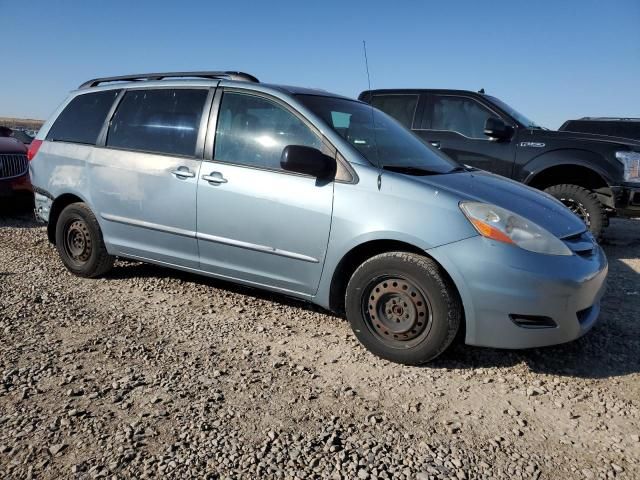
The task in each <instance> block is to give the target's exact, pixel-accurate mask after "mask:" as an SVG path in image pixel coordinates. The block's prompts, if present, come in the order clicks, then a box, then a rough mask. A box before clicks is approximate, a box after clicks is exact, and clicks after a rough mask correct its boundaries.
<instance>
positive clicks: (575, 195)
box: [545, 184, 607, 239]
mask: <svg viewBox="0 0 640 480" xmlns="http://www.w3.org/2000/svg"><path fill="white" fill-rule="evenodd" d="M545 192H547V193H548V194H550V195H553V196H554V197H556V198H557V199H558V200H560V201H561V202H562V203H564V205H565V206H566V207H567V208H568V209H569V210H571V211H572V212H573V213H575V214H576V215H577V216H578V217H580V218H581V219H582V221H583V222H584V223H585V224H586V225H587V228H589V230H590V231H591V233H593V236H594V237H596V238H597V239H600V238H601V237H602V231H603V229H604V227H605V225H606V224H607V213H606V211H605V209H604V206H603V205H602V203H600V201H599V200H598V197H597V196H596V194H595V193H593V192H592V191H590V190H587V189H586V188H583V187H580V186H578V185H569V184H562V185H553V186H552V187H549V188H547V189H545Z"/></svg>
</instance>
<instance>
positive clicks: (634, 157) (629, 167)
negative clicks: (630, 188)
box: [616, 151, 640, 182]
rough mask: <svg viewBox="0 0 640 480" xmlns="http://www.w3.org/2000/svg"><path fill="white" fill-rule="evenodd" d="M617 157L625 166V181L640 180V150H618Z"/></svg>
mask: <svg viewBox="0 0 640 480" xmlns="http://www.w3.org/2000/svg"><path fill="white" fill-rule="evenodd" d="M616 158H617V159H618V160H620V162H621V163H622V165H623V166H624V179H625V181H627V182H640V152H630V151H621V152H616Z"/></svg>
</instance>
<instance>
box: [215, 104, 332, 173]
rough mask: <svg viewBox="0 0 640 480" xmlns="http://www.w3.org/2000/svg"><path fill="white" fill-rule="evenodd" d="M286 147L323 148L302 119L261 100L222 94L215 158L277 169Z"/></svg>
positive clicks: (278, 106)
mask: <svg viewBox="0 0 640 480" xmlns="http://www.w3.org/2000/svg"><path fill="white" fill-rule="evenodd" d="M287 145H304V146H307V147H314V148H317V149H321V148H322V141H321V140H320V138H318V136H317V135H316V134H314V133H313V132H312V131H311V130H310V129H309V127H307V126H306V125H305V124H304V122H302V120H300V119H299V118H298V117H296V116H295V115H294V114H292V113H291V112H289V111H288V110H286V109H285V108H283V107H281V106H280V105H278V104H276V103H274V102H271V101H269V100H266V99H264V98H260V97H255V96H252V95H243V94H239V93H225V94H224V96H223V97H222V104H221V105H220V114H219V116H218V125H217V128H216V142H215V159H216V160H220V161H224V162H230V163H238V164H242V165H250V166H253V167H261V168H269V169H280V157H281V156H282V150H283V149H284V147H286V146H287Z"/></svg>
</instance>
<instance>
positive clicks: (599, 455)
mask: <svg viewBox="0 0 640 480" xmlns="http://www.w3.org/2000/svg"><path fill="white" fill-rule="evenodd" d="M607 239H608V241H607V244H606V246H605V248H606V251H607V255H608V257H609V260H610V264H611V265H610V272H611V273H610V283H609V290H608V293H607V295H606V297H605V299H604V305H603V311H602V315H601V321H600V323H599V324H598V325H597V326H596V327H595V328H594V330H593V331H592V332H591V333H590V334H589V335H587V336H585V337H584V338H582V339H580V340H578V341H575V342H573V343H570V344H567V345H562V346H557V347H551V348H544V349H535V350H528V351H503V350H492V349H481V348H472V347H466V346H464V345H455V346H454V347H453V348H451V349H450V350H448V351H447V352H446V353H445V354H444V355H443V356H442V357H441V358H439V359H438V360H437V361H436V362H435V363H432V364H430V365H428V366H426V367H423V368H409V367H403V366H400V365H395V364H391V363H389V362H386V361H383V360H379V359H377V358H375V357H373V356H372V355H371V354H369V353H368V352H367V351H365V350H364V349H363V348H362V347H360V346H359V344H358V343H357V342H356V340H355V338H354V336H353V335H352V334H351V331H350V329H349V326H348V324H347V323H346V322H345V321H344V320H343V319H341V318H337V317H334V316H331V315H330V314H327V312H325V311H322V310H320V309H318V308H315V307H313V306H310V305H306V304H303V303H300V302H297V301H295V300H290V299H287V298H285V297H281V296H276V295H271V294H266V293H262V292H258V291H254V290H249V289H245V288H241V287H238V286H234V285H231V284H228V283H223V282H219V281H214V280H211V279H207V278H204V277H198V276H194V275H188V274H182V273H178V272H174V271H171V270H167V269H162V268H159V267H154V266H149V265H144V264H140V263H134V262H124V261H119V262H118V263H117V264H116V268H115V269H114V270H113V271H112V272H111V273H110V274H108V276H107V277H106V278H104V279H100V280H85V279H80V278H77V277H74V276H72V275H71V274H69V273H68V272H67V271H66V270H65V269H64V268H63V266H62V264H61V263H60V261H59V260H58V257H57V254H56V252H55V250H54V248H53V247H52V246H51V245H49V243H48V242H47V239H46V234H45V230H44V228H43V227H41V226H39V225H38V224H35V223H33V222H32V221H31V220H30V218H29V215H27V214H21V215H20V214H16V213H11V212H9V213H6V212H5V213H4V214H0V335H1V336H0V378H1V380H0V477H1V478H30V477H33V478H58V477H71V478H101V477H106V478H125V477H134V478H148V477H171V478H188V477H208V478H304V479H306V478H336V479H338V478H345V479H376V478H380V479H387V478H394V479H395V478H398V479H420V480H423V479H431V478H452V479H472V478H533V479H537V478H550V479H553V478H576V479H590V478H640V438H639V436H638V435H639V434H640V410H639V409H640V374H639V372H640V327H639V320H640V282H639V274H640V260H639V258H640V221H630V220H614V221H613V224H612V227H611V228H610V229H609V231H608V236H607Z"/></svg>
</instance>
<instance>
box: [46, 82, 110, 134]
mask: <svg viewBox="0 0 640 480" xmlns="http://www.w3.org/2000/svg"><path fill="white" fill-rule="evenodd" d="M119 93H120V90H106V91H104V92H95V93H84V94H81V95H78V96H77V97H75V98H74V99H73V100H71V102H69V105H67V106H66V107H65V109H64V110H63V111H62V113H60V115H59V116H58V118H57V119H56V121H55V122H54V123H53V125H52V126H51V129H50V130H49V132H48V133H47V140H52V141H56V140H57V141H62V142H72V143H82V144H86V145H95V144H96V141H97V140H98V135H100V130H102V125H103V124H104V121H105V119H106V117H107V113H109V110H110V109H111V107H112V105H113V102H114V100H115V99H116V97H117V96H118V94H119Z"/></svg>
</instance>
